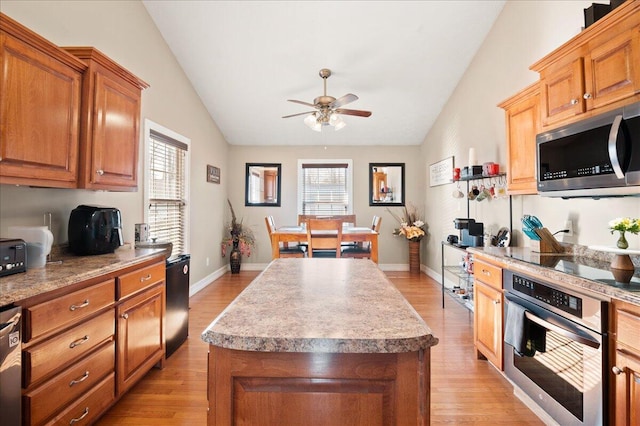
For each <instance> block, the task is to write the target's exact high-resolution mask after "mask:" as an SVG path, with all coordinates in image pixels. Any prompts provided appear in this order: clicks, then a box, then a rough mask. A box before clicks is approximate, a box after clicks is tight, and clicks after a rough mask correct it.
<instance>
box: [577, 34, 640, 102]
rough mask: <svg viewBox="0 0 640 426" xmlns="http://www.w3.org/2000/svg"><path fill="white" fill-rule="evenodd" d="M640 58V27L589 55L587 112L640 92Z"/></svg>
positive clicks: (586, 90)
mask: <svg viewBox="0 0 640 426" xmlns="http://www.w3.org/2000/svg"><path fill="white" fill-rule="evenodd" d="M596 42H597V40H596ZM592 44H595V43H592ZM639 57H640V28H634V29H632V30H629V31H625V32H623V33H622V34H619V35H618V36H616V37H614V38H613V39H611V40H608V41H607V42H605V43H601V44H600V45H598V46H596V47H594V48H593V49H592V50H591V51H590V52H589V54H587V55H586V56H585V61H584V66H585V94H584V98H585V99H586V102H587V110H591V109H594V108H599V107H602V106H604V105H607V104H610V103H613V102H615V101H618V100H621V99H625V98H628V97H631V96H633V95H635V94H636V93H640V60H639V59H638V58H639Z"/></svg>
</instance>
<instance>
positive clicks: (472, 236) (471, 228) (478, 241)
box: [453, 218, 484, 247]
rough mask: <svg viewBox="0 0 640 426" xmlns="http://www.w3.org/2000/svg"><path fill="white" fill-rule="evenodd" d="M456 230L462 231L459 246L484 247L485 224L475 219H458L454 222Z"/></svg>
mask: <svg viewBox="0 0 640 426" xmlns="http://www.w3.org/2000/svg"><path fill="white" fill-rule="evenodd" d="M453 224H454V226H455V228H456V229H459V230H460V239H459V242H458V244H457V245H458V246H461V247H482V244H483V241H484V224H483V223H482V222H476V221H475V219H468V218H456V219H454V220H453Z"/></svg>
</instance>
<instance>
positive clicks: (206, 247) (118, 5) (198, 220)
mask: <svg viewBox="0 0 640 426" xmlns="http://www.w3.org/2000/svg"><path fill="white" fill-rule="evenodd" d="M0 11H2V12H3V13H5V14H6V15H8V16H9V17H11V18H13V19H14V20H16V21H18V22H20V23H21V24H23V25H25V26H27V27H28V28H30V29H31V30H33V31H35V32H36V33H38V34H40V35H41V36H43V37H45V38H46V39H48V40H49V41H51V42H53V43H55V44H57V45H59V46H95V47H96V48H98V49H99V50H100V51H102V52H103V53H105V54H106V55H107V56H109V57H111V58H112V59H113V60H114V61H116V62H118V63H119V64H121V65H122V66H123V67H125V68H127V69H128V70H129V71H131V72H132V73H134V74H135V75H137V76H138V77H140V78H141V79H143V80H144V81H146V82H147V83H149V84H150V86H151V87H150V88H148V89H146V90H144V91H143V93H142V117H141V118H142V120H141V138H140V139H141V145H140V158H142V156H143V152H144V149H143V145H142V123H143V122H144V119H145V118H149V119H151V120H153V121H154V122H156V123H158V124H161V125H162V126H164V127H167V128H169V129H171V130H173V131H175V132H177V133H180V134H182V135H184V136H185V137H187V138H190V139H191V150H192V153H191V167H192V169H191V176H192V181H191V203H192V205H191V236H190V241H191V247H190V252H191V255H192V257H191V267H192V269H191V282H192V283H194V282H197V281H199V280H201V279H203V278H204V277H206V276H208V275H210V274H211V273H213V272H214V271H215V270H217V269H218V268H220V267H221V266H224V265H226V263H227V262H226V260H225V259H222V258H221V257H220V254H219V253H220V250H219V243H220V240H221V238H222V232H223V225H222V224H223V217H224V215H225V214H226V210H227V209H226V185H225V184H224V182H223V184H220V185H216V184H211V183H207V182H206V179H205V170H206V165H207V164H211V165H215V166H218V167H220V168H221V169H222V170H221V172H222V175H223V176H224V175H225V174H226V173H227V168H226V164H227V156H228V144H227V143H226V141H225V140H224V138H223V136H222V134H221V133H220V131H219V130H218V128H217V127H216V124H215V123H214V122H213V120H212V119H211V117H210V116H209V114H208V113H207V111H206V109H205V108H204V106H203V105H202V103H201V101H200V98H199V97H198V96H197V94H196V93H195V92H194V90H193V88H192V87H191V84H190V82H189V81H188V80H187V78H186V77H185V75H184V73H183V71H182V69H181V68H180V66H179V65H178V63H177V62H176V60H175V58H174V56H173V54H172V53H171V52H170V50H169V49H168V47H167V46H166V44H165V42H164V40H163V39H162V37H161V35H160V33H159V32H158V30H157V29H156V27H155V25H154V23H153V21H152V20H151V18H150V17H149V15H148V14H147V11H146V9H145V8H144V6H143V5H142V3H141V2H139V1H93V0H92V1H11V0H3V1H2V2H0ZM142 163H143V162H142V161H140V169H139V177H140V178H139V190H138V191H137V192H133V193H116V192H94V191H87V190H67V189H42V188H28V187H15V186H9V185H0V235H3V234H5V232H6V229H7V227H8V226H11V225H41V224H43V213H44V212H45V211H50V212H52V213H53V222H54V223H53V232H54V237H55V241H54V243H55V244H60V243H64V242H66V241H67V221H68V218H69V214H70V212H71V210H72V209H73V208H75V207H76V206H77V205H79V204H98V205H104V206H112V207H117V208H118V209H120V211H121V212H122V218H123V225H124V238H125V240H126V241H133V234H134V224H135V223H138V222H142V221H143V218H144V215H143V209H144V206H143V192H142V191H143V188H142V184H143V179H142V176H143V170H142ZM207 257H209V258H210V264H209V266H206V258H207Z"/></svg>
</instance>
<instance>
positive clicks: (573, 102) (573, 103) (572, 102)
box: [571, 99, 580, 105]
mask: <svg viewBox="0 0 640 426" xmlns="http://www.w3.org/2000/svg"><path fill="white" fill-rule="evenodd" d="M578 102H580V101H579V100H577V99H571V105H578Z"/></svg>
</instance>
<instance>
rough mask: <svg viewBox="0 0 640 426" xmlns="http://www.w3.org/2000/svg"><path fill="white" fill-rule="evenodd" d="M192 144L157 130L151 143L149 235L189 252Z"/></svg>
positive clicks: (176, 253)
mask: <svg viewBox="0 0 640 426" xmlns="http://www.w3.org/2000/svg"><path fill="white" fill-rule="evenodd" d="M187 150H188V145H186V144H184V143H182V142H179V141H177V140H175V139H173V138H170V137H168V136H165V135H163V134H161V133H158V132H156V131H154V130H153V129H152V130H151V132H150V144H149V188H148V189H149V234H150V236H151V237H152V238H157V239H158V241H169V242H171V243H173V252H172V253H173V255H179V254H184V253H185V228H186V212H187V206H186V156H187Z"/></svg>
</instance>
